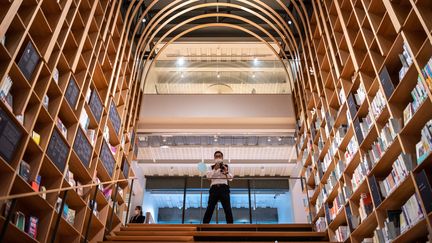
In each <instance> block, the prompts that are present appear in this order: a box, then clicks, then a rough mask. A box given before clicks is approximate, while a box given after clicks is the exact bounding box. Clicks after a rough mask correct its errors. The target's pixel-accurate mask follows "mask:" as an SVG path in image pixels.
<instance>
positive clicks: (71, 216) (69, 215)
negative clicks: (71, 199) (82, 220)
mask: <svg viewBox="0 0 432 243" xmlns="http://www.w3.org/2000/svg"><path fill="white" fill-rule="evenodd" d="M62 202H63V199H62V198H60V197H59V198H57V202H56V205H55V210H56V212H57V213H60V211H61V205H62ZM61 215H62V217H63V218H64V219H65V220H66V221H67V222H68V223H69V224H71V225H74V223H75V215H76V210H74V209H72V208H70V207H69V205H68V204H67V203H64V205H63V211H61Z"/></svg>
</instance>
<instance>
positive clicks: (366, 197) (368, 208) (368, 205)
mask: <svg viewBox="0 0 432 243" xmlns="http://www.w3.org/2000/svg"><path fill="white" fill-rule="evenodd" d="M372 211H373V205H372V198H371V195H370V194H369V193H361V195H360V207H359V214H360V220H361V221H362V222H363V221H364V220H365V219H366V218H367V217H368V216H369V214H371V213H372Z"/></svg>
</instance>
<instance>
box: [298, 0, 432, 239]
mask: <svg viewBox="0 0 432 243" xmlns="http://www.w3.org/2000/svg"><path fill="white" fill-rule="evenodd" d="M312 2H313V5H314V13H313V15H312V17H311V20H310V27H311V28H310V30H311V35H312V36H311V38H310V39H309V44H310V46H311V48H310V49H305V56H306V59H305V60H303V67H304V68H303V70H302V77H303V79H302V80H300V81H298V82H297V83H296V86H295V90H294V102H295V106H296V113H297V117H298V119H299V120H298V126H297V151H298V156H299V157H298V161H301V163H302V164H303V170H302V175H304V176H305V177H306V178H307V184H308V188H309V199H310V202H311V207H310V209H308V210H309V211H311V215H312V218H311V219H310V220H311V222H312V223H314V224H321V228H322V230H327V231H328V233H329V236H330V237H331V239H332V240H341V239H340V238H339V239H338V238H336V237H337V236H338V235H339V234H340V229H339V227H340V226H347V227H346V228H348V236H347V237H345V238H343V239H342V240H344V241H346V242H362V241H363V240H365V239H367V238H369V239H370V238H372V237H374V235H375V234H376V232H375V230H376V229H377V228H385V226H386V221H387V220H388V215H389V212H393V211H395V210H400V209H401V208H403V206H404V205H405V204H406V203H407V201H409V199H410V197H411V196H413V195H416V197H417V198H418V201H419V205H420V209H421V212H422V214H423V217H419V218H418V219H417V220H416V221H414V220H413V221H412V223H411V224H410V225H409V227H408V228H407V229H406V230H404V231H403V232H401V233H400V234H399V235H397V236H396V237H395V238H393V242H415V241H418V242H425V241H426V240H427V239H428V237H429V239H430V235H432V212H430V205H431V203H432V202H431V198H430V195H429V199H427V198H425V197H422V192H423V190H424V188H423V185H422V183H424V182H426V183H429V186H430V184H432V176H431V175H432V155H431V153H428V151H427V150H426V151H424V152H425V153H424V154H423V155H422V156H421V157H420V155H421V154H420V155H418V154H417V152H418V151H417V150H418V148H416V146H418V145H417V144H418V143H419V141H421V139H422V137H423V140H426V141H428V139H427V138H426V139H425V137H424V136H423V135H422V129H423V128H424V127H425V125H427V122H428V121H430V120H431V119H432V93H431V88H432V83H431V76H430V75H431V73H430V70H427V69H426V67H427V66H428V62H429V59H430V58H431V57H432V22H431V17H430V16H432V1H428V0H313V1H312ZM404 55H405V59H403V57H404ZM407 57H408V59H410V60H408V63H406V61H407V60H406V58H407ZM404 62H405V63H404ZM410 62H412V64H411V63H410ZM429 65H430V63H429ZM401 69H404V70H402V71H401ZM385 70H387V72H386V71H385ZM419 87H424V88H425V89H420V88H419ZM362 90H364V95H363V96H362V95H361V94H363V93H362V92H361V91H362ZM359 94H360V95H359ZM361 97H364V98H363V99H362V98H361ZM377 97H378V98H377ZM380 97H381V99H380ZM419 97H421V99H419ZM378 101H381V102H378ZM409 103H411V104H413V105H412V106H413V107H414V108H412V109H411V113H413V114H412V117H411V118H410V119H408V117H407V116H406V114H404V110H405V109H406V107H407V105H408V104H409ZM404 115H405V118H404ZM359 121H364V122H366V121H368V122H367V123H365V124H366V125H367V126H364V124H360V123H359ZM388 123H391V124H393V123H395V124H400V126H401V127H400V128H399V129H394V130H392V131H394V137H393V136H391V137H390V139H387V138H388V136H387V137H386V133H385V132H387V131H389V130H387V129H388V126H389V125H388ZM362 126H363V127H362ZM392 129H393V128H392ZM426 129H427V128H426ZM429 132H430V131H429ZM381 140H385V142H386V143H382V142H381ZM378 141H380V142H378ZM429 143H430V139H429ZM378 145H381V146H380V147H379V149H377V146H378ZM426 145H427V144H426ZM423 147H424V146H423ZM374 149H375V150H376V151H374ZM369 151H371V152H369ZM374 152H376V154H377V155H378V156H376V159H372V163H369V164H368V162H367V161H368V160H367V156H369V155H370V153H372V154H373V153H374ZM401 153H403V154H405V155H404V156H410V157H411V158H412V162H413V165H412V168H410V169H408V172H407V173H406V175H405V174H404V175H402V174H401V173H400V170H398V167H397V164H396V162H395V161H396V160H397V159H398V158H400V157H399V156H400V154H401ZM369 158H370V157H369ZM407 161H409V159H408V158H407ZM421 161H423V162H421ZM359 172H362V173H359ZM392 173H396V174H398V173H399V175H398V176H400V181H399V182H398V183H395V185H393V189H392V190H391V191H390V192H389V193H388V195H386V197H384V196H383V195H381V194H382V192H381V191H379V192H378V194H376V189H377V187H376V186H377V185H379V184H382V181H384V180H385V179H386V178H387V177H388V176H391V174H392ZM422 175H423V177H421V176H422ZM420 179H422V180H420ZM425 179H426V180H425ZM375 182H376V183H375ZM378 190H380V187H379V186H378ZM367 194H369V195H371V196H372V197H373V196H374V195H375V196H376V195H378V196H376V197H375V198H372V205H371V206H372V210H371V212H370V213H369V214H367V215H366V217H364V218H363V220H361V221H357V222H358V225H357V224H355V223H353V221H355V220H356V219H357V218H361V212H360V211H361V206H362V205H361V201H362V200H363V199H362V197H363V198H364V196H365V195H367ZM423 196H424V195H423ZM410 202H411V201H410ZM332 207H336V209H335V208H332ZM399 219H400V218H399ZM317 221H318V222H317ZM338 229H339V230H338Z"/></svg>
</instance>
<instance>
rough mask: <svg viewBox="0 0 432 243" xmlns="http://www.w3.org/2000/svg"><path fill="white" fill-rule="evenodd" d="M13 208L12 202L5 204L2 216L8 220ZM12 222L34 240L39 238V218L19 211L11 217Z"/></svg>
mask: <svg viewBox="0 0 432 243" xmlns="http://www.w3.org/2000/svg"><path fill="white" fill-rule="evenodd" d="M11 206H12V201H11V200H8V201H6V202H5V203H4V204H3V210H2V215H3V216H4V217H5V218H6V217H7V216H8V215H9V213H10V209H11ZM11 222H12V223H13V224H14V225H15V226H16V227H17V228H18V229H20V230H21V231H23V232H25V233H27V234H28V235H29V236H30V237H32V238H33V239H36V238H37V233H38V225H39V218H38V217H35V216H33V215H25V214H24V212H22V211H20V210H18V211H17V212H15V213H13V215H11Z"/></svg>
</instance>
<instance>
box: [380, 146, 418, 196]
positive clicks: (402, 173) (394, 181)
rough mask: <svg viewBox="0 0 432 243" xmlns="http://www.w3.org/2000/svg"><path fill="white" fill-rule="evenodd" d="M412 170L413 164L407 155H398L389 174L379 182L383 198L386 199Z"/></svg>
mask: <svg viewBox="0 0 432 243" xmlns="http://www.w3.org/2000/svg"><path fill="white" fill-rule="evenodd" d="M413 169H414V164H413V161H412V159H411V156H410V155H409V154H400V155H399V157H398V158H397V159H396V161H394V163H393V165H392V170H391V172H390V174H389V175H388V176H387V177H386V178H385V179H384V180H383V181H380V182H379V186H380V191H381V194H382V195H383V197H387V196H388V195H390V194H391V193H392V191H393V190H394V189H395V188H396V187H397V186H398V185H399V184H400V183H401V182H402V181H404V180H405V178H406V177H407V176H408V175H409V172H410V171H412V170H413Z"/></svg>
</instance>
